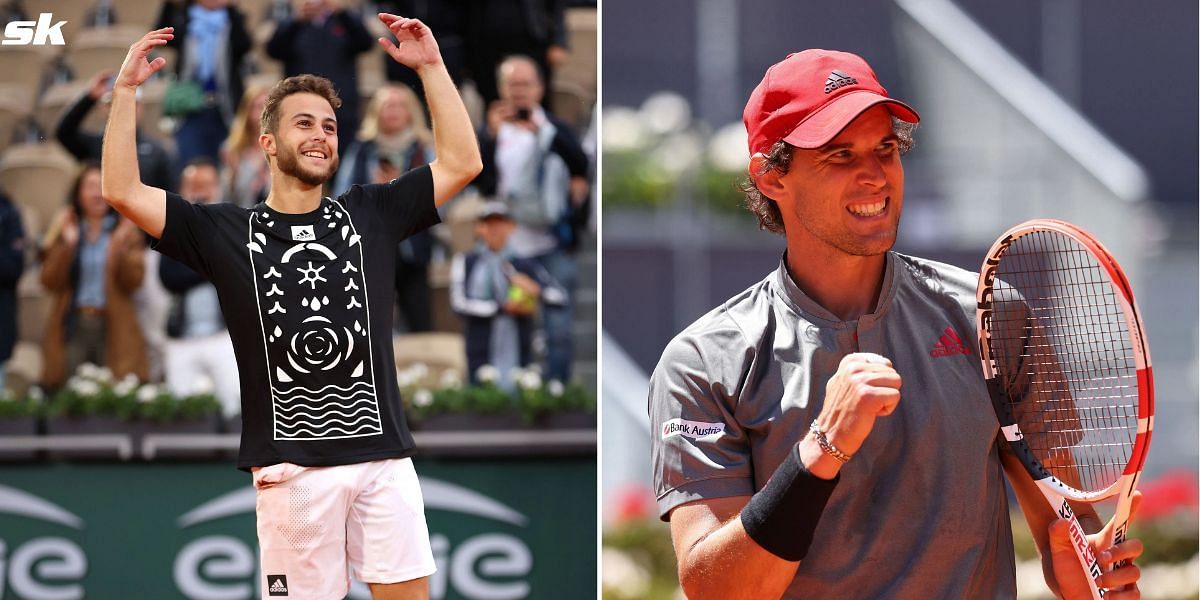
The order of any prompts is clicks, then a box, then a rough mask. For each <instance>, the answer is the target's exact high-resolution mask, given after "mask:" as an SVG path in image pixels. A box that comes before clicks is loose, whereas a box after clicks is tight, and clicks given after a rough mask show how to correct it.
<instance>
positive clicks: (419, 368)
mask: <svg viewBox="0 0 1200 600" xmlns="http://www.w3.org/2000/svg"><path fill="white" fill-rule="evenodd" d="M409 369H412V372H413V376H414V377H416V378H417V379H424V378H425V377H426V376H427V375H429V365H426V364H425V363H423V362H415V363H413V364H412V366H410V367H409Z"/></svg>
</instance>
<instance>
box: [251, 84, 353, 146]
mask: <svg viewBox="0 0 1200 600" xmlns="http://www.w3.org/2000/svg"><path fill="white" fill-rule="evenodd" d="M303 93H309V94H316V95H318V96H320V97H322V98H324V99H326V100H328V101H329V105H330V106H332V107H333V108H334V109H337V108H340V107H341V106H342V99H341V98H338V94H337V90H335V89H334V88H333V83H332V82H331V81H329V80H328V79H325V78H324V77H318V76H316V75H296V76H295V77H288V78H287V79H284V80H283V81H280V82H279V83H277V84H275V87H273V88H271V92H270V93H269V94H267V103H266V104H265V105H263V112H262V122H261V123H260V124H259V125H260V127H259V129H260V130H261V131H262V132H263V133H277V132H278V131H279V117H280V116H281V115H280V114H279V110H280V109H279V107H280V105H281V104H283V99H284V98H287V97H288V96H291V95H292V94H303Z"/></svg>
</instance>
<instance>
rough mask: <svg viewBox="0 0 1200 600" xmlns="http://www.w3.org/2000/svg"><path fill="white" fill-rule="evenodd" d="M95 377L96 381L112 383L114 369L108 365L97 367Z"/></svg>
mask: <svg viewBox="0 0 1200 600" xmlns="http://www.w3.org/2000/svg"><path fill="white" fill-rule="evenodd" d="M94 379H95V380H96V381H99V382H100V383H112V381H113V372H112V369H110V368H108V367H100V368H99V369H96V377H95V378H94Z"/></svg>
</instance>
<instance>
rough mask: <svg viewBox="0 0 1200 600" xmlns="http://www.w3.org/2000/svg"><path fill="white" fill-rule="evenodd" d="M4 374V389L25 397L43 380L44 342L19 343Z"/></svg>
mask: <svg viewBox="0 0 1200 600" xmlns="http://www.w3.org/2000/svg"><path fill="white" fill-rule="evenodd" d="M19 305H20V304H19V301H18V306H19ZM4 372H5V379H4V387H5V388H7V389H8V390H9V391H11V392H12V393H13V395H14V396H15V397H17V398H20V397H22V396H24V395H25V394H26V393H27V392H28V391H29V388H30V387H31V386H33V385H34V384H36V383H37V382H38V381H39V380H41V378H42V341H41V340H38V341H36V342H25V341H18V342H17V343H16V345H15V346H14V347H13V355H12V358H9V359H8V363H7V364H5V365H4Z"/></svg>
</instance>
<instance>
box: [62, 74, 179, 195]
mask: <svg viewBox="0 0 1200 600" xmlns="http://www.w3.org/2000/svg"><path fill="white" fill-rule="evenodd" d="M115 75H116V72H115V71H113V70H112V69H105V70H103V71H100V72H99V73H96V74H95V75H93V76H92V78H91V79H90V80H88V84H87V90H86V91H84V93H83V94H82V95H80V96H79V99H78V100H76V101H75V102H74V103H72V104H71V106H70V107H68V108H67V110H66V111H65V112H63V114H62V117H61V118H59V120H58V125H57V126H56V127H55V128H54V138H55V139H57V140H58V143H60V144H62V146H63V148H66V149H67V152H70V153H71V155H72V156H74V157H75V159H76V160H79V161H88V160H100V143H101V141H103V138H102V137H101V134H100V133H99V132H89V131H83V129H82V127H83V121H84V119H86V118H87V115H88V113H89V112H91V111H92V109H94V108H96V106H97V105H102V106H103V107H104V110H105V112H106V113H107V110H108V103H109V102H110V101H111V100H110V98H109V95H108V90H109V87H110V86H111V85H112V79H113V77H114V76H115ZM141 98H142V97H141V95H140V94H139V95H138V105H137V110H138V117H137V118H138V121H139V122H141V119H142V103H141ZM137 152H138V164H139V165H142V171H143V172H144V173H145V177H146V183H148V184H150V185H155V186H160V187H162V188H163V189H169V190H173V189H175V178H174V175H175V165H174V164H173V163H174V153H172V152H171V151H170V150H168V149H167V147H166V146H163V144H162V142H159V141H158V140H156V139H154V138H153V137H150V136H148V135H146V134H145V133H144V131H143V130H142V128H141V127H138V129H137Z"/></svg>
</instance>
